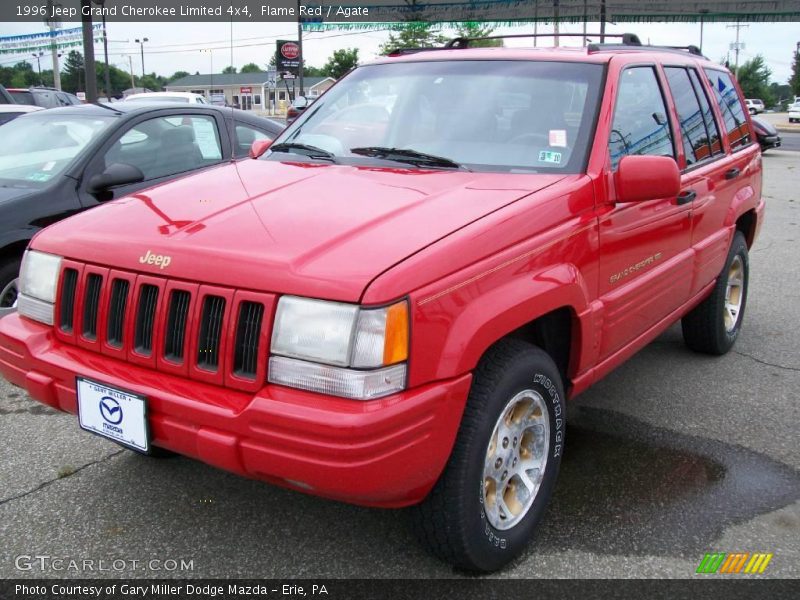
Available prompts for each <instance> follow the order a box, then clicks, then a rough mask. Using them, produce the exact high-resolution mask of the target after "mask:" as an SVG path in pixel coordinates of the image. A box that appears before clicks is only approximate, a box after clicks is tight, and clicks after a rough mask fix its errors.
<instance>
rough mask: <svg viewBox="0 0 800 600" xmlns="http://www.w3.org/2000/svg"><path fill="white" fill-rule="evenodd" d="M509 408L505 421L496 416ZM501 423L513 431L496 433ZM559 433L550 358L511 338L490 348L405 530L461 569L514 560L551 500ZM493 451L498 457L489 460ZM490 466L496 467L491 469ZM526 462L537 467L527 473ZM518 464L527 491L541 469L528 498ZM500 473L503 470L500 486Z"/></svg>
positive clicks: (559, 399) (559, 394)
mask: <svg viewBox="0 0 800 600" xmlns="http://www.w3.org/2000/svg"><path fill="white" fill-rule="evenodd" d="M515 408H516V410H514V409H515ZM509 411H510V417H509V419H508V420H506V419H503V417H504V415H507V414H509ZM523 415H524V416H523ZM501 421H502V423H503V425H505V424H507V423H511V428H516V429H513V431H512V429H511V428H509V429H507V430H500V429H498V428H499V427H501ZM525 427H528V428H529V429H523V428H525ZM564 428H565V405H564V389H563V384H562V382H561V376H560V374H559V372H558V369H557V368H556V366H555V364H554V363H553V360H552V359H551V358H550V357H549V356H548V355H547V354H546V353H545V352H543V351H542V350H540V349H539V348H537V347H535V346H532V345H530V344H527V343H525V342H521V341H519V340H503V341H501V342H498V343H497V344H495V346H493V347H492V348H491V349H490V350H489V351H488V352H487V353H486V354H485V355H484V356H483V358H482V359H481V361H480V363H479V365H478V367H477V369H476V370H475V373H474V379H473V382H472V388H471V390H470V393H469V398H468V399H467V404H466V407H465V409H464V415H463V417H462V420H461V426H460V428H459V431H458V435H457V437H456V441H455V445H454V447H453V451H452V454H451V455H450V459H449V460H448V463H447V465H446V467H445V469H444V472H443V473H442V475H441V477H440V478H439V480H438V481H437V483H436V485H435V486H434V488H433V490H432V491H431V493H430V494H429V496H428V497H427V498H426V499H425V500H424V501H423V503H422V504H420V505H419V506H416V507H414V508H413V509H412V522H413V527H414V530H415V533H416V534H417V537H418V538H419V540H420V541H421V543H422V544H423V546H425V547H426V548H427V549H428V550H429V551H430V552H431V553H432V554H433V555H435V556H437V557H438V558H440V559H442V560H444V561H446V562H448V563H450V564H452V565H453V566H455V567H458V568H460V569H465V570H468V571H478V572H489V571H495V570H497V569H500V568H501V567H503V566H504V565H506V564H508V562H509V561H511V560H512V559H514V558H515V557H516V556H518V555H519V554H520V553H521V552H522V551H523V550H524V549H525V547H526V546H527V545H528V543H529V542H530V540H531V539H532V537H533V534H534V532H535V530H536V526H537V525H538V523H539V521H540V520H541V518H542V515H543V514H544V511H545V508H546V506H547V503H548V501H549V499H550V496H551V495H552V492H553V488H554V486H555V482H556V478H557V476H558V469H559V465H560V463H561V455H562V454H563V451H564ZM523 430H524V433H521V432H522V431H523ZM545 432H546V435H545ZM504 433H505V434H508V435H507V437H508V442H509V443H508V446H506V448H507V449H504V448H503V442H502V439H503V437H505V436H504V435H503V434H504ZM515 433H516V434H518V435H517V437H513V434H515ZM492 440H495V442H494V444H493V445H494V450H492ZM514 440H516V443H515V442H514ZM501 454H502V455H503V456H505V460H504V459H502V458H497V457H498V455H501ZM489 456H494V457H496V458H495V459H494V460H490V459H489V458H488V457H489ZM514 459H516V460H514ZM497 461H501V463H502V464H501V466H500V468H499V470H498V469H496V467H497V465H498V462H497ZM542 461H544V462H542ZM517 464H519V465H520V466H516V465H517ZM534 464H537V465H539V466H540V467H541V469H540V470H538V471H534V470H533V469H531V470H528V469H529V468H530V467H532V466H533V465H534ZM515 467H516V471H517V472H516V473H515V472H514V471H515ZM520 467H522V470H524V472H525V473H527V474H528V476H529V482H530V483H531V484H532V485H533V486H535V485H536V484H535V483H534V482H535V480H537V479H538V478H539V477H538V475H540V474H541V472H542V471H543V475H542V476H541V479H540V482H539V487H538V489H536V488H535V487H534V490H533V493H532V494H531V493H529V492H528V493H526V492H527V490H528V489H529V488H527V487H524V485H523V484H522V479H521V478H520V476H519V471H520V470H521V469H520ZM487 470H488V471H489V472H490V475H489V476H487ZM502 471H505V472H506V473H510V474H509V475H507V477H506V478H505V480H504V481H502V478H503V474H502ZM492 477H497V479H496V480H495V479H492ZM513 486H518V487H519V489H520V490H521V491H522V495H521V496H520V495H519V494H518V495H515V494H514V493H513V489H512V488H513ZM506 493H508V498H509V500H511V502H510V503H509V504H508V505H506V504H502V506H503V507H506V512H505V519H503V514H504V512H503V510H502V508H501V503H500V502H501V500H503V502H504V501H505V499H504V497H505V495H506Z"/></svg>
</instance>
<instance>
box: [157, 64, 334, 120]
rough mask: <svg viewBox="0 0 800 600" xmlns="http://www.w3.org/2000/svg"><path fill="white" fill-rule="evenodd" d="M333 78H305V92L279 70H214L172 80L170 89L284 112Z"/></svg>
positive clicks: (256, 109) (295, 81)
mask: <svg viewBox="0 0 800 600" xmlns="http://www.w3.org/2000/svg"><path fill="white" fill-rule="evenodd" d="M334 82H335V80H334V79H333V78H332V77H304V78H303V90H302V92H301V91H300V90H299V88H298V84H299V80H294V79H279V78H278V74H277V72H276V71H260V72H257V73H224V74H223V73H213V74H208V75H188V76H186V77H182V78H181V79H176V80H175V81H173V82H171V83H169V84H168V85H167V86H166V90H167V91H168V92H194V93H195V94H201V95H203V96H205V97H206V98H209V97H210V96H211V95H217V94H224V95H225V99H226V100H227V101H228V103H229V104H232V105H235V104H238V105H239V106H240V107H241V108H242V109H244V110H254V111H259V112H267V113H273V112H283V111H284V110H286V106H287V105H288V104H289V103H290V102H291V99H292V98H293V97H294V96H295V95H297V96H301V95H302V96H306V97H316V96H319V95H320V94H322V93H323V92H324V91H325V90H327V89H328V88H329V87H331V86H332V85H333V84H334Z"/></svg>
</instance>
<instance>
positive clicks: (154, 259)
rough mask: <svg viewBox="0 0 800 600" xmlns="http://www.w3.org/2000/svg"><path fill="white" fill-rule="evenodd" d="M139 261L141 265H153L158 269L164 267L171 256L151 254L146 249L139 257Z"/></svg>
mask: <svg viewBox="0 0 800 600" xmlns="http://www.w3.org/2000/svg"><path fill="white" fill-rule="evenodd" d="M139 262H140V263H142V264H143V265H155V266H157V267H158V268H159V269H166V268H167V267H168V266H169V263H171V262H172V257H171V256H167V255H166V254H153V253H152V252H151V251H150V250H148V251H147V253H146V254H145V255H144V256H140V257H139Z"/></svg>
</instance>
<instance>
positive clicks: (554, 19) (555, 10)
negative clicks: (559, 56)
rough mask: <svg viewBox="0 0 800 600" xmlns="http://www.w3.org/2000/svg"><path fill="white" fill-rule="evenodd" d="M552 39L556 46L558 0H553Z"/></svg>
mask: <svg viewBox="0 0 800 600" xmlns="http://www.w3.org/2000/svg"><path fill="white" fill-rule="evenodd" d="M553 39H554V40H555V43H554V45H555V47H556V48H558V41H559V40H558V0H553Z"/></svg>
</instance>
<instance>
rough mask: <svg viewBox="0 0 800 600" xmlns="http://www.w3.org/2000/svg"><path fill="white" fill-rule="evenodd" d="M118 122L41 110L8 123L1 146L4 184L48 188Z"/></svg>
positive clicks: (1, 181)
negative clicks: (46, 185)
mask: <svg viewBox="0 0 800 600" xmlns="http://www.w3.org/2000/svg"><path fill="white" fill-rule="evenodd" d="M114 120H115V117H105V116H103V117H97V116H88V115H87V116H81V115H69V114H53V113H51V112H50V111H41V112H39V113H36V114H30V115H25V116H22V117H20V118H18V119H14V120H13V121H11V122H10V123H6V124H5V125H3V129H2V131H3V143H2V144H1V145H0V184H8V183H12V184H26V185H44V184H45V183H46V182H48V181H49V180H51V179H52V178H53V177H55V176H56V175H58V174H59V173H61V172H62V171H64V169H66V168H67V166H69V164H70V163H71V162H72V160H73V159H74V158H75V157H76V156H77V155H78V154H80V152H81V151H83V149H84V148H86V146H87V145H88V144H89V142H91V141H92V140H93V139H94V138H95V137H97V136H98V135H99V134H100V133H101V132H102V131H104V130H105V129H106V128H108V126H109V125H110V124H111V123H112V122H113V121H114Z"/></svg>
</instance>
